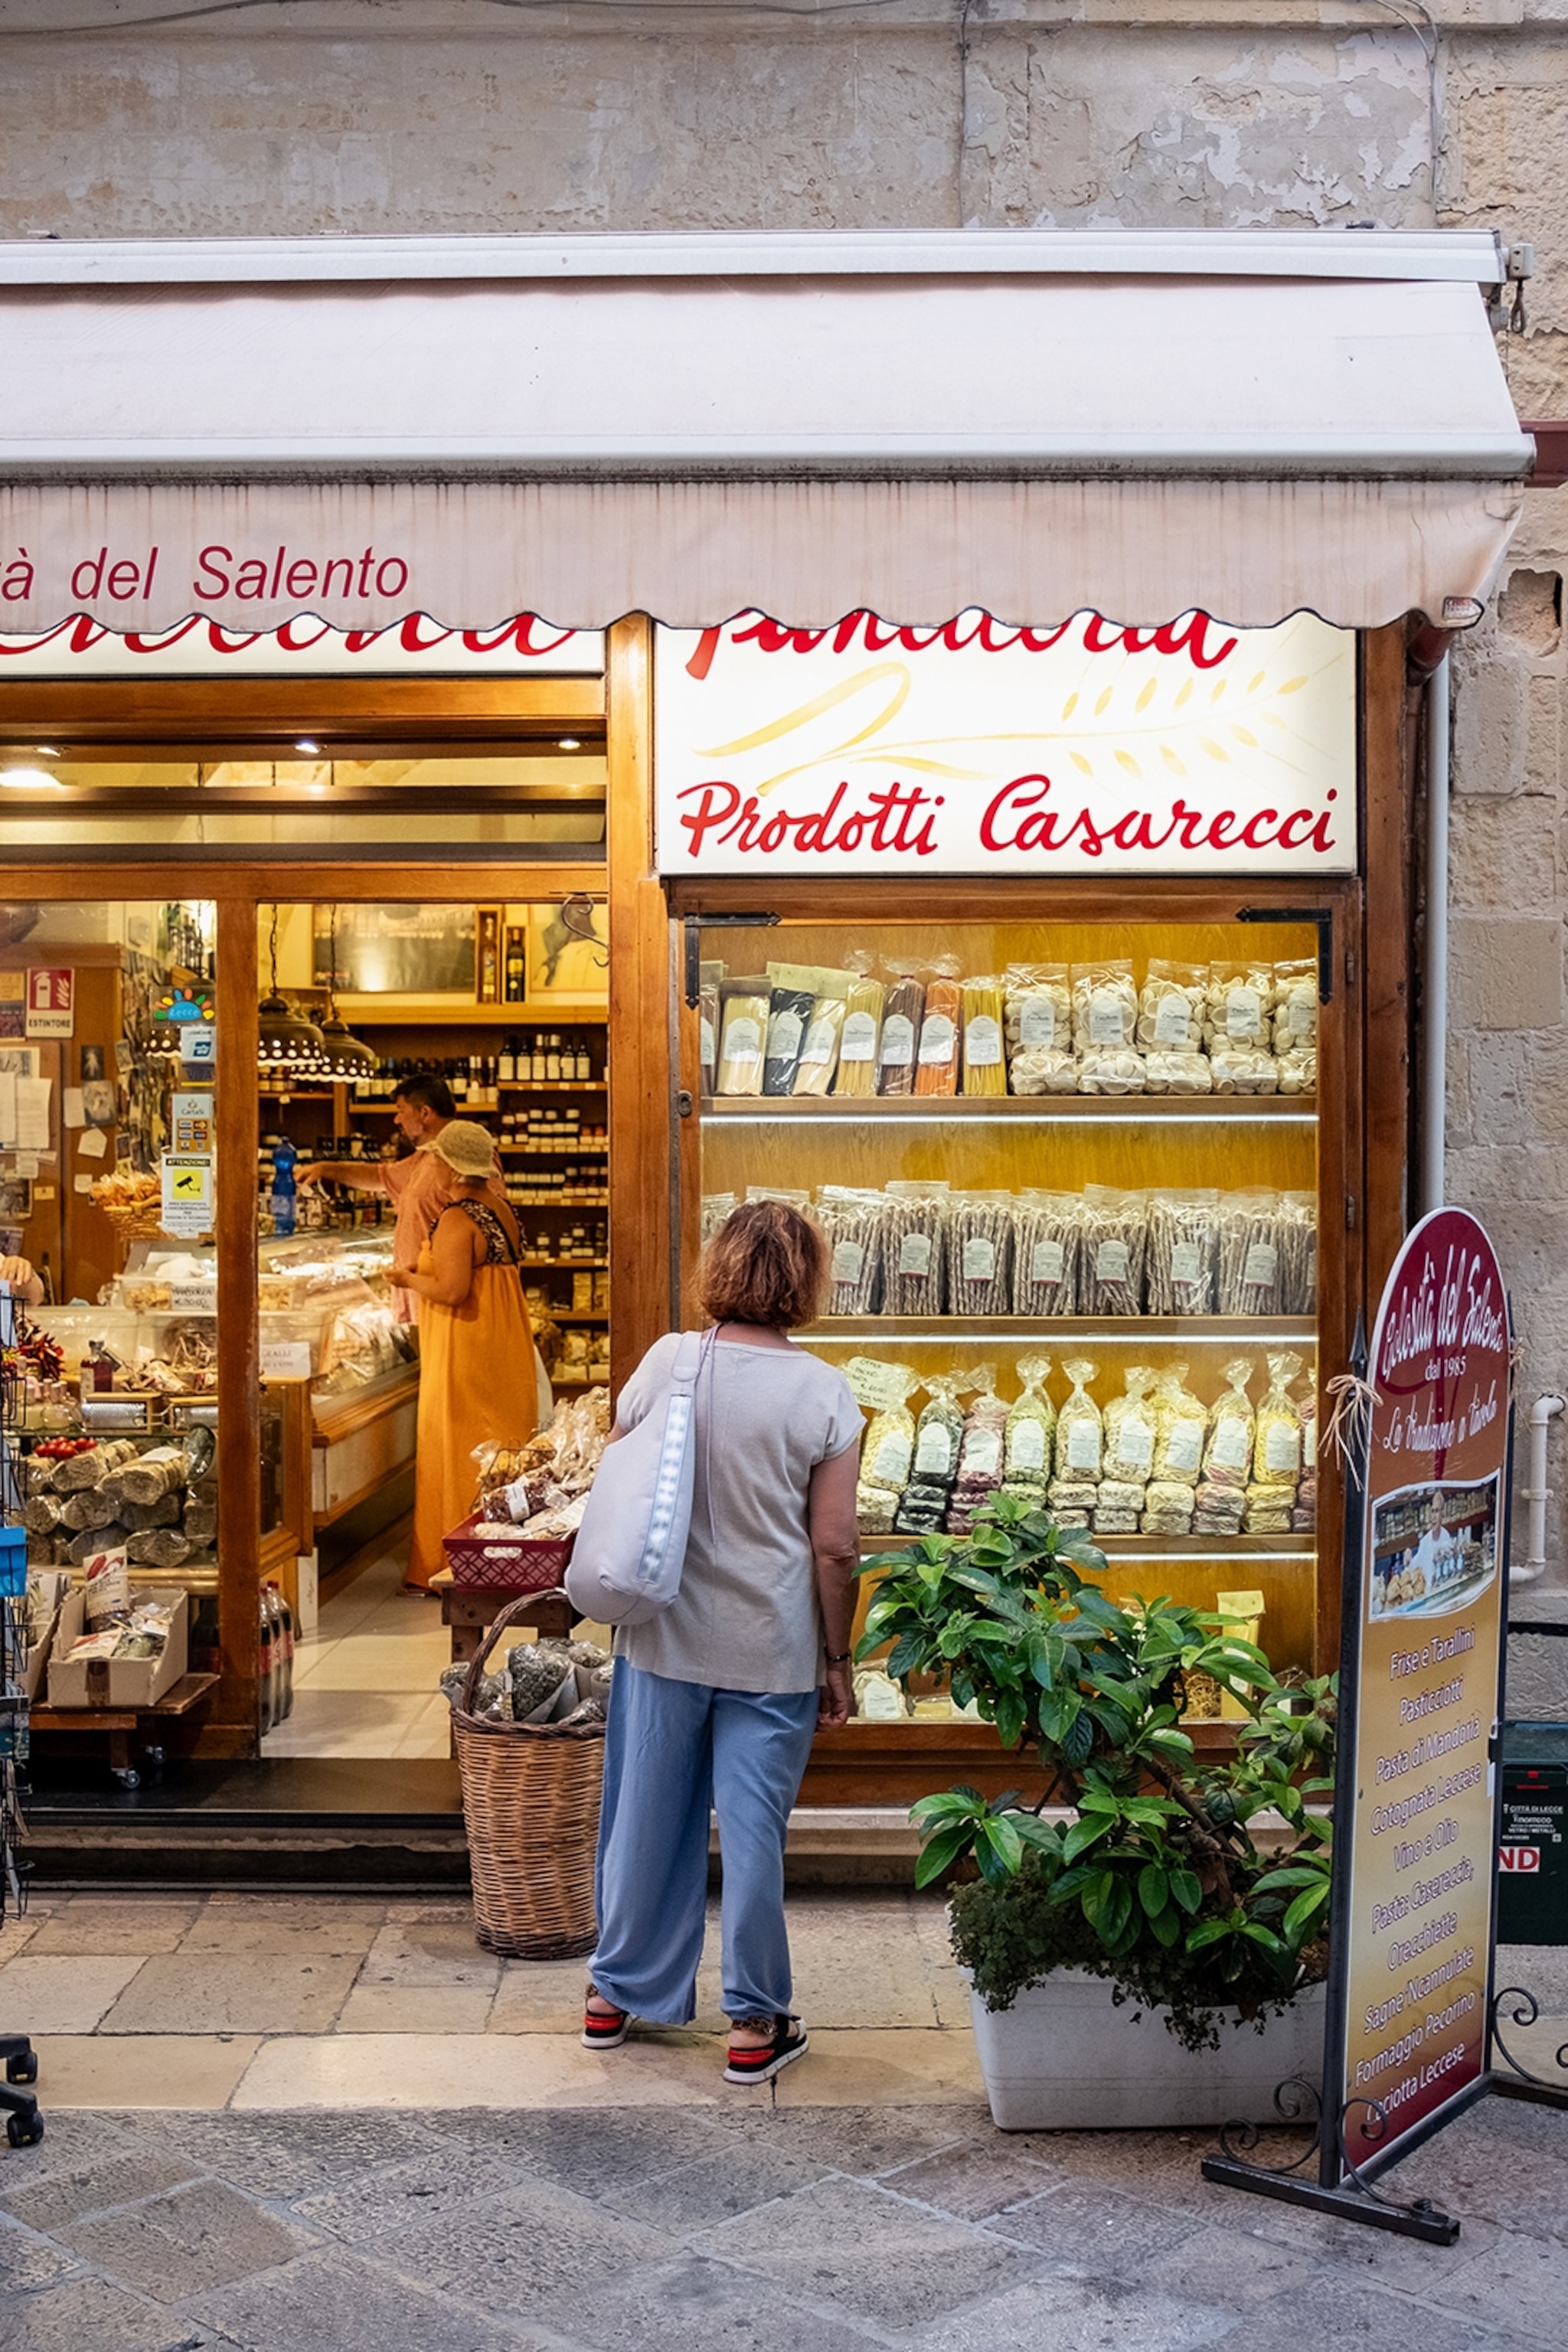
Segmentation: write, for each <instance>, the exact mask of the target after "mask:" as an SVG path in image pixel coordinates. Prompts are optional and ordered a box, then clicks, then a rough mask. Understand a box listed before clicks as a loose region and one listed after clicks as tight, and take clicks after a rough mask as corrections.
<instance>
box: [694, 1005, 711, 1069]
mask: <svg viewBox="0 0 1568 2352" xmlns="http://www.w3.org/2000/svg"><path fill="white" fill-rule="evenodd" d="M697 1050H698V1052H699V1054H700V1055H701V1058H702V1066H703V1067H704V1068H705V1069H706V1068H708V1067H709V1066H710V1064H711V1062H712V1059H713V1024H712V1023H711V1021H710V1020H709V1019H708V1018H707V1017H706V1015H704V1017H703V1020H702V1022H701V1023H700V1037H699V1041H698V1048H697Z"/></svg>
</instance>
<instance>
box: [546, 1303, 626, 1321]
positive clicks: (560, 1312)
mask: <svg viewBox="0 0 1568 2352" xmlns="http://www.w3.org/2000/svg"><path fill="white" fill-rule="evenodd" d="M545 1311H546V1313H547V1314H548V1316H549V1318H550V1320H551V1321H552V1323H607V1322H608V1321H609V1319H610V1313H609V1309H608V1307H551V1306H549V1305H548V1304H547V1306H546V1309H545Z"/></svg>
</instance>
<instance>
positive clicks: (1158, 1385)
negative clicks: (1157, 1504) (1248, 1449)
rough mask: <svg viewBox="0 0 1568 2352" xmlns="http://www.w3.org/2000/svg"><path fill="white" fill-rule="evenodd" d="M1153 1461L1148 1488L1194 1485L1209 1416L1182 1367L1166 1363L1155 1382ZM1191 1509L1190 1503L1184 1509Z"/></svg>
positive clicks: (1200, 1470)
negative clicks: (1154, 1486)
mask: <svg viewBox="0 0 1568 2352" xmlns="http://www.w3.org/2000/svg"><path fill="white" fill-rule="evenodd" d="M1154 1426H1155V1432H1156V1434H1155V1438H1154V1461H1153V1466H1152V1470H1151V1472H1150V1483H1151V1485H1152V1484H1154V1483H1156V1482H1173V1483H1177V1484H1180V1485H1183V1486H1195V1485H1196V1483H1197V1480H1198V1478H1199V1476H1200V1475H1201V1473H1202V1470H1203V1466H1204V1440H1205V1437H1206V1436H1207V1434H1208V1416H1207V1414H1206V1413H1205V1411H1204V1409H1203V1406H1202V1405H1201V1404H1200V1403H1199V1402H1198V1400H1197V1398H1196V1397H1195V1396H1194V1394H1193V1392H1192V1391H1191V1389H1190V1388H1188V1386H1187V1368H1186V1366H1185V1364H1167V1365H1166V1366H1165V1367H1164V1368H1163V1370H1162V1371H1161V1372H1160V1373H1159V1375H1158V1376H1157V1378H1156V1380H1155V1382H1154ZM1192 1507H1193V1506H1192V1505H1191V1504H1190V1503H1189V1504H1188V1506H1187V1508H1188V1509H1189V1510H1191V1509H1192Z"/></svg>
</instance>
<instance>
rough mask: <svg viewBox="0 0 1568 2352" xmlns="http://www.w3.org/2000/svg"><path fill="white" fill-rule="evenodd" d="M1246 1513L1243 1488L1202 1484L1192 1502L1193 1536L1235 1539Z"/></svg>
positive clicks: (1244, 1489) (1245, 1499) (1245, 1498)
mask: <svg viewBox="0 0 1568 2352" xmlns="http://www.w3.org/2000/svg"><path fill="white" fill-rule="evenodd" d="M1246 1514H1247V1489H1246V1487H1245V1486H1214V1485H1212V1484H1210V1483H1208V1482H1207V1481H1205V1483H1204V1484H1203V1485H1202V1486H1199V1488H1198V1489H1197V1493H1196V1496H1195V1497H1194V1509H1193V1533H1194V1535H1195V1536H1238V1535H1239V1534H1240V1533H1241V1523H1242V1520H1243V1518H1244V1517H1246Z"/></svg>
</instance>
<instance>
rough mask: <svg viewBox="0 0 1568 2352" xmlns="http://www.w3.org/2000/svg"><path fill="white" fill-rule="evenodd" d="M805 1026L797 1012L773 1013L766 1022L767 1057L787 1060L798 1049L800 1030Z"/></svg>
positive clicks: (780, 1060)
mask: <svg viewBox="0 0 1568 2352" xmlns="http://www.w3.org/2000/svg"><path fill="white" fill-rule="evenodd" d="M804 1028H805V1022H804V1021H803V1020H802V1019H801V1017H800V1015H799V1013H774V1014H773V1019H772V1020H771V1021H770V1022H769V1023H768V1059H769V1061H770V1062H788V1061H791V1060H793V1058H794V1056H795V1055H796V1054H797V1053H798V1052H799V1050H800V1038H801V1032H802V1030H803V1029H804Z"/></svg>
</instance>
